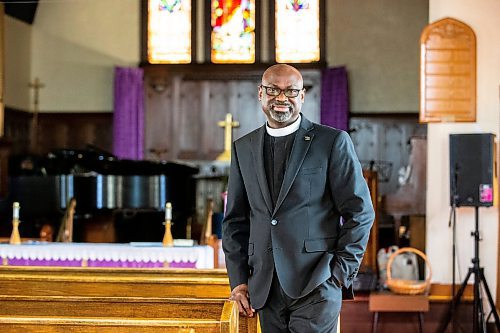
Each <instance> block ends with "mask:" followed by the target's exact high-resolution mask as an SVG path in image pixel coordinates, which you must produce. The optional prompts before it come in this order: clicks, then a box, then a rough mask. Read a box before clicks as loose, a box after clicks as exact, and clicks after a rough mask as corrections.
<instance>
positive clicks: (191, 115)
mask: <svg viewBox="0 0 500 333" xmlns="http://www.w3.org/2000/svg"><path fill="white" fill-rule="evenodd" d="M201 87H202V85H201V82H199V81H183V82H182V83H181V90H180V95H179V98H180V99H179V109H178V112H175V110H174V112H175V115H176V117H177V119H176V124H177V126H176V129H175V130H176V132H177V133H176V136H175V138H176V139H177V145H178V152H177V158H180V159H188V160H189V159H196V158H197V157H198V156H199V152H198V149H199V148H200V142H201V139H202V134H203V133H202V131H203V124H202V123H201V121H202V119H201V118H200V105H201V103H200V102H201V89H200V88H201Z"/></svg>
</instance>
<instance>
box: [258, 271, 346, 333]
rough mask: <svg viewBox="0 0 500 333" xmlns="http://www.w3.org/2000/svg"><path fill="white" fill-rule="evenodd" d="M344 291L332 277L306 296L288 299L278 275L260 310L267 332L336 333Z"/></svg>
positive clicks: (264, 332)
mask: <svg viewBox="0 0 500 333" xmlns="http://www.w3.org/2000/svg"><path fill="white" fill-rule="evenodd" d="M341 306H342V289H341V287H340V286H337V284H335V282H333V280H332V279H331V278H330V279H328V280H326V281H325V282H323V283H322V284H320V285H319V286H318V287H316V288H315V289H314V290H313V291H311V292H310V293H309V294H307V295H306V296H304V297H301V298H298V299H293V298H290V297H288V296H287V295H286V294H285V292H284V291H283V289H282V288H281V286H280V283H279V280H278V277H277V275H276V272H275V273H274V277H273V281H272V285H271V290H270V291H269V296H268V298H267V301H266V304H265V305H264V307H263V308H262V309H260V310H258V314H259V320H260V327H261V329H262V332H263V333H336V332H337V322H338V318H339V313H340V308H341Z"/></svg>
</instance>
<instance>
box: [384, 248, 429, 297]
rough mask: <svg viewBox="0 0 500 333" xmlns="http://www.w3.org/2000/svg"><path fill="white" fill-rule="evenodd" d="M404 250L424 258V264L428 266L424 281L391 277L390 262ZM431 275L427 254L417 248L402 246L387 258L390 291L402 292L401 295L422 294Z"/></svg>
mask: <svg viewBox="0 0 500 333" xmlns="http://www.w3.org/2000/svg"><path fill="white" fill-rule="evenodd" d="M404 252H412V253H415V254H417V255H418V256H420V257H421V258H422V259H424V260H425V264H426V265H427V267H428V271H427V272H428V273H427V278H426V279H425V281H421V280H419V281H414V280H403V279H393V278H392V276H391V266H392V262H393V261H394V259H395V258H396V257H397V256H398V255H399V254H401V253H404ZM431 277H432V269H431V265H430V263H429V260H427V256H426V255H425V254H424V253H423V252H422V251H420V250H417V249H415V248H412V247H403V248H401V249H399V250H397V251H396V252H394V253H393V254H392V255H391V256H390V257H389V260H388V261H387V281H386V283H387V286H388V287H389V289H390V290H392V292H394V293H396V294H403V295H418V294H423V293H424V292H425V291H426V290H427V289H428V288H429V286H430V284H431Z"/></svg>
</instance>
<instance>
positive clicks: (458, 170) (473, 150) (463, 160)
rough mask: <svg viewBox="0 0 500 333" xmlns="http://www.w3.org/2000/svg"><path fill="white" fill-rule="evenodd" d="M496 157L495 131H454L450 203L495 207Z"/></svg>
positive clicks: (451, 149) (451, 141)
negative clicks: (463, 132) (478, 132)
mask: <svg viewBox="0 0 500 333" xmlns="http://www.w3.org/2000/svg"><path fill="white" fill-rule="evenodd" d="M494 156H495V135H494V134H491V133H480V134H450V205H453V204H455V205H456V206H457V207H460V206H473V207H478V206H482V207H489V206H493V202H494V201H493V199H494V192H495V191H494V188H495V189H496V168H495V158H494Z"/></svg>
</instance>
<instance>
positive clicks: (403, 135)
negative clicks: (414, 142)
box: [350, 115, 427, 196]
mask: <svg viewBox="0 0 500 333" xmlns="http://www.w3.org/2000/svg"><path fill="white" fill-rule="evenodd" d="M350 128H351V129H352V130H353V132H351V137H352V141H353V143H354V148H355V150H356V153H357V154H358V157H359V159H360V161H361V162H362V164H363V167H364V168H368V167H369V162H370V161H385V162H389V163H391V165H392V166H391V167H390V170H388V171H390V173H389V174H388V176H389V179H388V180H385V181H381V182H380V183H379V185H378V191H379V194H380V195H381V196H383V195H386V194H388V193H392V192H395V191H396V190H397V188H398V187H399V185H398V170H399V169H400V168H401V167H406V166H407V165H408V161H409V156H410V151H411V146H410V144H409V142H410V138H411V137H413V136H426V133H427V129H426V125H422V124H418V122H417V118H416V115H414V116H411V117H404V118H402V117H394V118H387V117H374V116H366V117H364V116H358V117H353V118H351V120H350ZM383 176H384V175H383V174H380V173H379V179H381V177H383Z"/></svg>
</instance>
